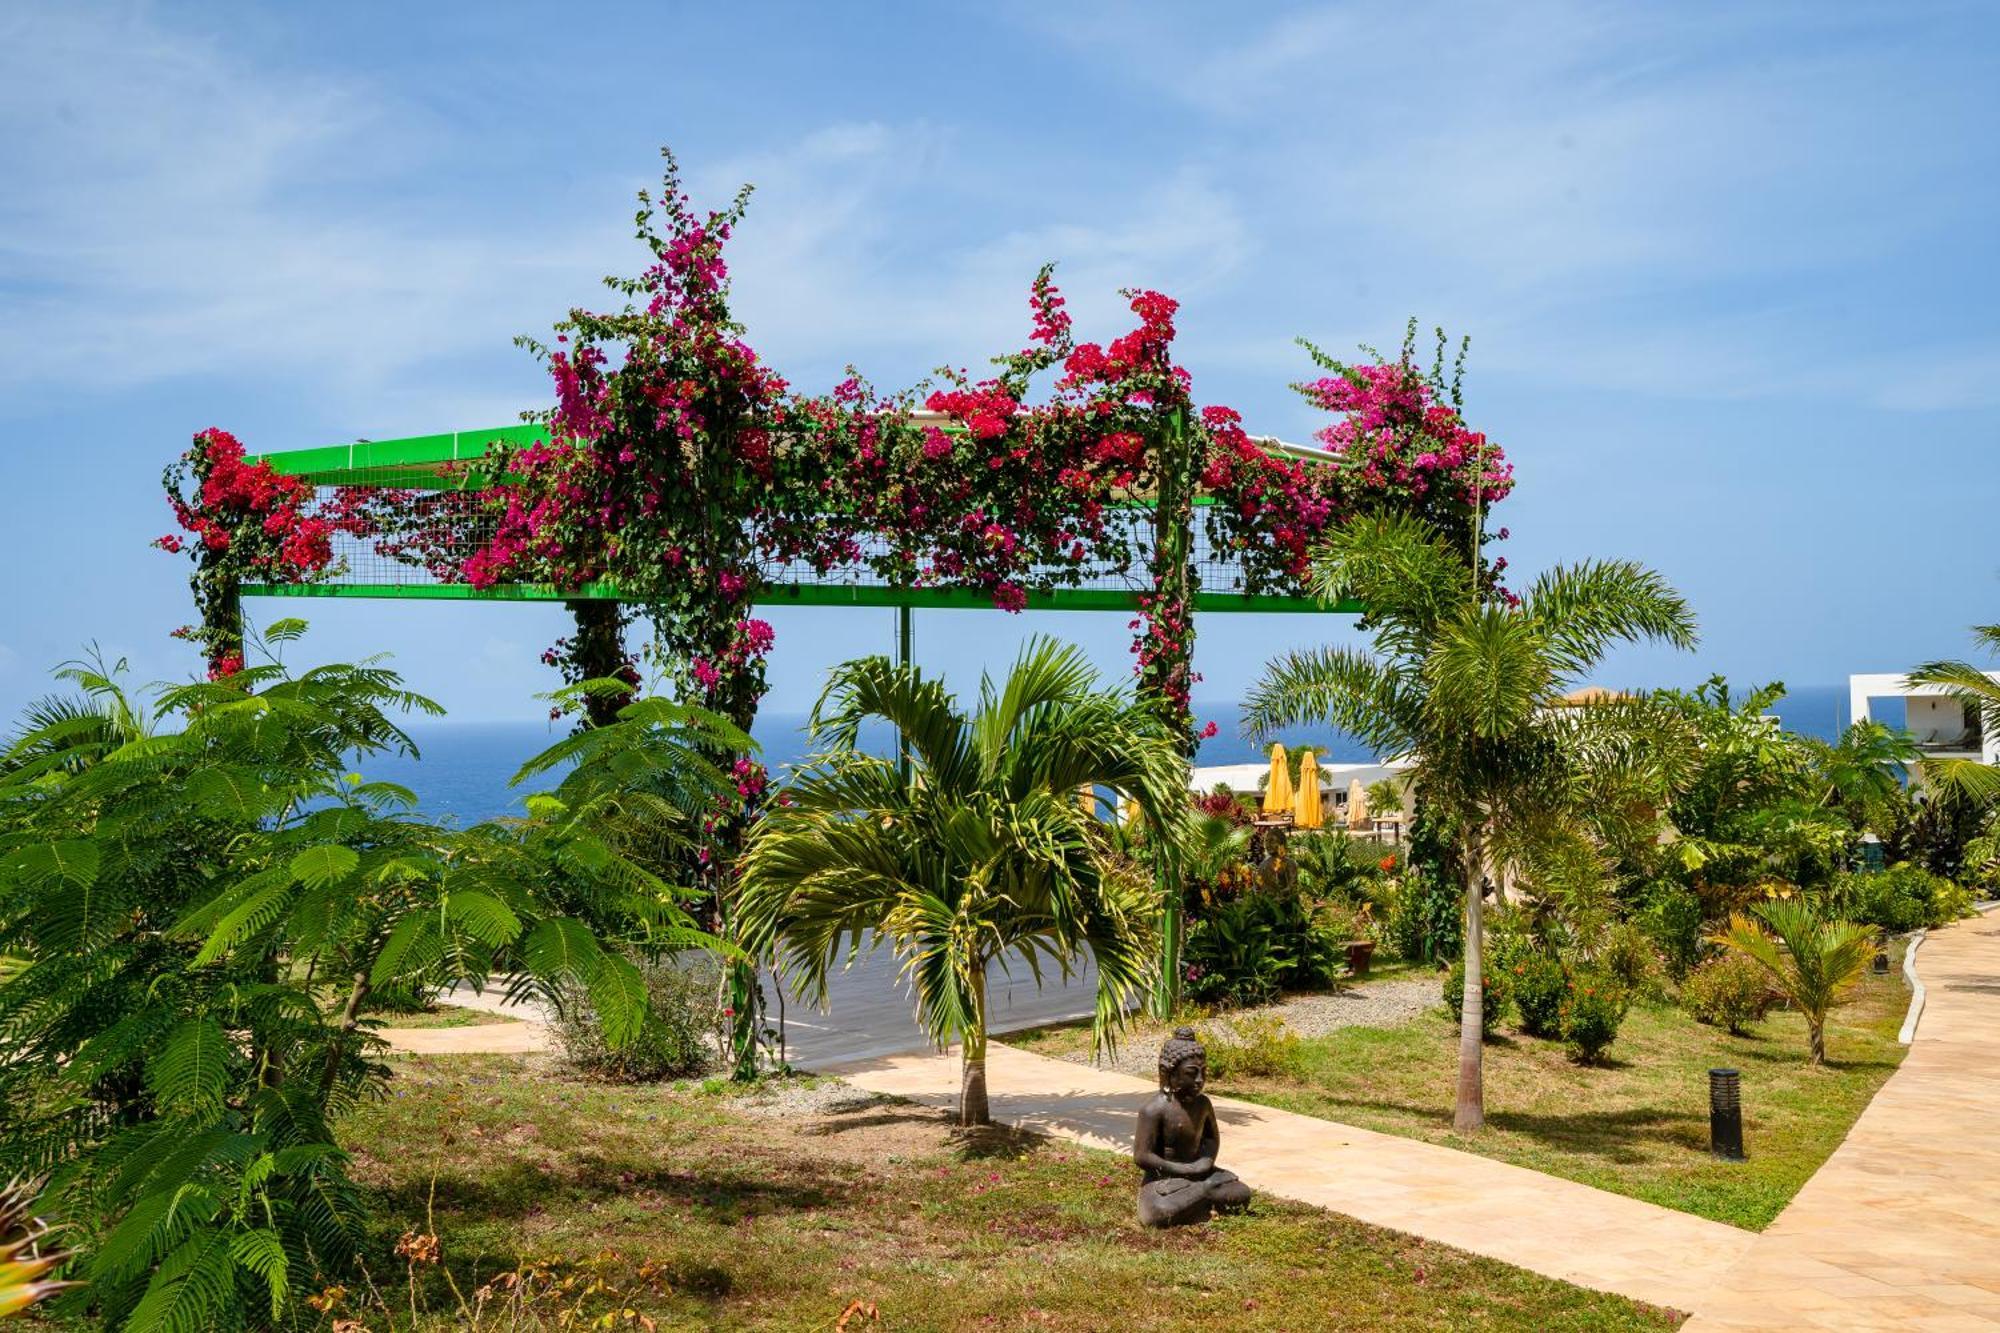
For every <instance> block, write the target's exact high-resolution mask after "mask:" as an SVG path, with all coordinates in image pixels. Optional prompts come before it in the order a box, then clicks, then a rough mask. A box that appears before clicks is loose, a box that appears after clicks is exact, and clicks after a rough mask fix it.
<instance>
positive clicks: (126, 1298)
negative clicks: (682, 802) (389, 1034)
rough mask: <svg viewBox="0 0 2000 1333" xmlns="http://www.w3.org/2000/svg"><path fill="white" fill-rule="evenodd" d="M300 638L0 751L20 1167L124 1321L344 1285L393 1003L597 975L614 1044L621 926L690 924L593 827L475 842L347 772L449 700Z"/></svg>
mask: <svg viewBox="0 0 2000 1333" xmlns="http://www.w3.org/2000/svg"><path fill="white" fill-rule="evenodd" d="M302 630H303V626H302V625H300V624H298V623H297V622H281V623H280V624H279V625H276V626H273V627H272V630H271V631H270V634H269V635H268V637H267V640H266V642H265V645H264V651H265V652H266V653H267V654H268V655H269V656H270V657H271V661H270V662H269V663H268V664H263V665H257V666H252V667H250V668H249V669H247V670H244V671H242V672H240V673H237V674H235V675H231V676H228V677H225V678H223V679H220V680H216V681H211V682H204V683H200V684H193V685H184V686H177V687H171V688H166V689H163V690H162V691H160V692H159V694H158V695H157V698H156V701H155V703H154V705H153V707H152V708H151V709H150V710H145V709H141V708H139V707H138V706H137V705H135V704H134V703H133V702H132V701H131V700H130V699H128V698H126V697H125V695H124V691H123V689H122V687H121V686H120V685H119V683H118V682H117V681H116V680H115V679H112V678H110V677H97V678H93V679H89V680H81V681H79V683H81V684H83V685H84V686H85V689H86V692H87V694H86V699H85V701H84V705H85V706H84V707H83V708H82V709H81V710H79V711H78V713H77V715H75V716H70V717H66V718H61V719H53V720H51V721H50V722H49V724H48V725H44V726H41V727H37V728H34V729H32V730H31V731H30V732H29V733H28V734H27V735H25V736H22V737H21V738H20V739H19V740H18V741H17V742H16V744H15V745H14V746H13V747H11V750H10V754H9V757H8V761H7V762H6V763H5V764H4V765H0V953H11V954H15V955H19V956H21V957H24V958H25V959H26V960H27V965H26V966H25V967H23V968H22V969H21V970H20V971H19V972H17V973H15V974H14V975H13V976H11V977H10V978H8V979H7V980H6V982H5V983H4V984H0V1046H4V1048H5V1049H6V1050H7V1052H8V1057H7V1059H6V1060H4V1061H0V1175H5V1174H14V1173H18V1174H21V1175H40V1174H42V1173H44V1172H53V1175H52V1178H51V1182H50V1190H51V1195H52V1198H53V1199H54V1201H55V1204H56V1206H57V1208H58V1210H59V1211H60V1212H61V1213H62V1214H63V1215H65V1216H66V1217H68V1218H70V1219H72V1220H73V1221H74V1222H76V1223H77V1224H79V1226H80V1227H82V1228H83V1229H84V1232H83V1234H84V1235H85V1237H86V1238H87V1240H88V1245H87V1247H86V1248H87V1249H88V1251H89V1256H88V1268H87V1273H88V1276H89V1278H90V1285H89V1287H88V1288H87V1289H86V1290H85V1291H84V1292H83V1293H81V1294H80V1296H79V1297H78V1299H83V1300H88V1301H90V1302H92V1303H93V1304H94V1305H95V1306H96V1308H97V1309H98V1310H99V1312H100V1313H101V1314H102V1315H103V1316H104V1317H105V1318H106V1320H107V1322H109V1323H110V1324H112V1325H113V1326H115V1327H124V1328H130V1329H137V1330H151V1329H155V1328H164V1329H182V1328H210V1327H237V1326H242V1325H245V1324H250V1323H257V1322H264V1321H269V1322H274V1323H275V1322H283V1321H286V1320H289V1319H290V1318H291V1317H292V1314H293V1312H294V1311H295V1310H296V1309H297V1308H298V1302H299V1301H300V1300H301V1299H302V1298H303V1296H304V1295H306V1294H309V1293H310V1292H311V1291H313V1290H316V1289H317V1287H319V1286H321V1285H324V1284H325V1283H326V1282H327V1281H329V1280H332V1279H334V1278H336V1277H338V1276H339V1275H340V1274H341V1272H342V1270H343V1268H344V1266H345V1265H346V1263H347V1262H348V1261H349V1259H350V1256H351V1255H352V1253H353V1251H354V1247H355V1245H356V1242H357V1239H358V1236H359V1233H360V1226H361V1220H362V1219H361V1205H360V1200H359V1197H358V1195H357V1194H356V1192H355V1191H354V1189H353V1188H352V1187H351V1186H350V1185H349V1183H348V1180H347V1176H346V1172H345V1155H344V1154H343V1153H342V1151H341V1149H340V1147H339V1145H338V1140H337V1137H336V1134H335V1127H336V1123H337V1121H338V1118H339V1116H340V1114H341V1113H342V1112H343V1111H344V1110H345V1109H346V1108H348V1107H350V1106H352V1105H353V1104H354V1103H355V1102H357V1101H358V1100H359V1099H361V1098H363V1097H366V1096H368V1095H370V1094H371V1093H373V1092H375V1091H377V1090H378V1089H379V1085H380V1083H381V1081H382V1080H383V1079H384V1078H385V1077H386V1070H385V1069H384V1067H383V1066H382V1065H381V1064H380V1062H379V1060H378V1059H376V1058H375V1057H376V1054H377V1052H378V1050H379V1047H380V1043H379V1041H378V1040H377V1039H375V1038H374V1037H373V1036H372V1035H371V1033H370V1031H369V1027H370V1025H371V1023H372V1022H373V1021H374V1020H371V1019H369V1018H368V1017H366V1015H367V1012H368V1010H369V1008H370V1007H371V1006H372V1005H376V1004H380V1003H382V1002H383V1001H385V1000H389V999H394V1000H401V1001H406V1002H408V1001H415V1002H421V1001H423V1000H425V999H427V998H429V996H431V995H433V994H435V993H436V991H437V990H438V989H440V988H441V987H442V986H444V985H446V984H448V983H449V982H452V981H455V980H460V979H471V980H473V981H474V982H475V983H476V982H480V981H483V980H484V979H485V978H487V977H489V976H491V975H495V974H499V973H506V974H514V973H526V974H529V975H531V976H533V977H535V978H537V979H538V984H541V985H545V986H549V987H555V986H558V985H581V986H584V987H586V988H588V991H589V993H590V996H591V1000H592V1003H593V1005H594V1006H595V1007H596V1008H597V1009H598V1010H599V1012H600V1013H601V1014H603V1015H605V1018H606V1026H607V1028H608V1029H610V1030H611V1032H612V1035H613V1037H614V1039H619V1038H621V1037H622V1036H623V1035H626V1034H630V1033H632V1032H635V1031H636V1030H637V1028H638V1025H639V1024H640V1023H641V1022H642V1021H643V1020H642V1015H643V1010H644V993H645V992H644V987H643V984H642V982H641V978H640V976H639V973H638V971H637V969H636V968H635V967H634V966H633V964H632V963H631V962H629V961H627V960H626V959H625V958H624V957H622V956H621V955H620V954H619V953H618V952H617V951H615V950H612V949H609V948H606V947H605V945H604V939H603V935H604V932H605V930H606V928H607V925H608V924H609V923H612V922H619V923H624V922H627V921H629V920H631V919H632V917H633V914H634V909H635V906H636V905H638V904H642V903H643V904H645V905H647V906H648V907H649V909H650V910H651V912H652V916H653V918H654V919H656V920H658V921H659V922H661V924H663V925H664V926H666V927H669V928H672V929H675V930H678V931H680V932H683V938H694V937H695V933H694V932H692V930H691V922H689V921H688V919H687V917H686V915H685V913H679V914H678V915H677V914H676V909H674V908H673V907H672V906H671V900H672V899H673V897H674V895H673V893H672V891H671V890H670V889H669V888H668V886H666V885H664V884H663V883H661V882H659V881H658V879H657V877H655V876H652V875H650V874H649V873H647V872H646V871H645V870H644V869H643V868H642V867H638V866H635V865H633V864H631V863H630V861H629V860H628V859H627V858H626V857H624V856H623V855H621V854H620V852H619V851H618V849H617V848H615V847H612V846H610V845H607V844H606V843H605V842H604V841H603V840H602V838H600V837H596V836H595V835H594V834H593V832H592V830H590V829H589V828H588V827H581V826H578V825H577V824H576V823H575V822H574V821H565V820H562V819H559V818H551V819H550V820H547V821H542V822H536V821H530V822H529V823H528V824H526V825H524V826H521V827H518V828H516V827H509V828H506V829H487V830H482V831H480V832H479V833H478V835H477V836H471V835H466V834H460V833H458V832H456V831H454V830H451V829H447V828H441V827H438V826H436V825H433V824H431V823H428V822H426V821H424V820H422V819H419V818H416V817H414V816H412V815H411V814H410V813H409V809H410V807H411V806H412V805H413V804H414V796H413V794H412V793H410V792H409V791H407V790H406V789H403V788H400V787H397V786H394V785H392V784H388V783H381V782H368V781H364V780H362V779H361V778H360V777H358V776H356V775H354V774H353V772H352V768H353V765H354V764H355V763H356V762H360V763H366V762H367V761H368V759H369V758H370V757H371V756H375V755H380V754H383V753H385V752H396V751H401V752H406V753H414V751H415V747H414V745H413V744H412V742H411V740H410V737H409V735H408V734H407V732H406V731H405V730H404V729H403V726H402V724H401V722H400V720H399V719H400V718H401V717H402V716H404V715H406V714H408V713H410V712H417V713H431V712H435V711H437V709H436V706H435V705H434V704H432V703H430V702H429V701H428V700H426V699H423V698H421V697H420V696H418V695H415V694H412V693H411V692H409V691H408V690H406V689H404V688H403V685H402V682H401V681H400V680H399V679H398V678H397V677H396V675H395V674H394V673H393V672H390V671H388V670H386V669H385V668H383V667H382V666H381V665H379V664H377V663H361V664H359V665H335V666H323V667H317V668H313V669H311V670H306V671H302V672H299V673H296V674H294V673H292V672H291V671H289V670H288V669H287V668H285V667H284V666H283V665H282V664H281V663H280V662H279V661H278V660H277V655H278V652H279V648H278V645H279V644H281V643H282V642H284V641H287V640H289V639H292V638H295V637H296V636H297V635H298V634H299V633H301V632H302ZM93 709H94V710H95V711H96V712H97V713H99V714H101V715H102V716H99V717H97V718H95V719H93V718H91V717H89V716H87V715H86V714H88V713H90V712H91V711H92V710H93ZM146 713H150V715H151V716H152V717H153V719H154V724H155V725H154V727H153V729H152V732H151V734H139V735H131V734H129V733H130V732H131V731H132V729H131V728H128V727H122V726H117V725H110V724H109V722H108V721H107V719H109V720H113V721H115V719H116V718H117V717H119V716H124V715H130V716H139V715H142V714H146ZM718 794H719V793H718ZM552 813H553V812H552ZM628 928H629V929H633V930H640V931H643V929H644V928H645V927H644V926H643V925H640V926H633V927H628ZM253 1301H254V1302H255V1304H254V1305H253V1304H251V1302H253Z"/></svg>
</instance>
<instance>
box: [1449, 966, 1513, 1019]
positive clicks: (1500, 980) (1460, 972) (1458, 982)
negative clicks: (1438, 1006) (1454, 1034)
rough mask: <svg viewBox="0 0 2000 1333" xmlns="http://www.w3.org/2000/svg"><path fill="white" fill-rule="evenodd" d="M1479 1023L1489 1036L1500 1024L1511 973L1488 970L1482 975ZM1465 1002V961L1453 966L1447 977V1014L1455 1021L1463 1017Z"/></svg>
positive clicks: (1505, 1007) (1504, 1010) (1505, 1008)
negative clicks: (1508, 978) (1508, 977)
mask: <svg viewBox="0 0 2000 1333" xmlns="http://www.w3.org/2000/svg"><path fill="white" fill-rule="evenodd" d="M1480 983H1481V993H1480V997H1479V1023H1480V1028H1481V1030H1482V1031H1484V1032H1485V1034H1486V1035H1487V1036H1489V1037H1490V1036H1492V1035H1493V1029H1494V1028H1496V1027H1498V1026H1499V1025H1500V1015H1501V1014H1503V1013H1505V1012H1506V1010H1507V997H1508V989H1507V974H1506V973H1505V972H1500V971H1496V970H1495V969H1493V968H1487V969H1485V970H1484V971H1483V973H1482V974H1481V976H1480ZM1464 1003H1465V960H1464V959H1462V958H1461V959H1460V960H1458V961H1457V962H1455V963H1453V964H1452V965H1451V971H1449V972H1447V973H1446V974H1445V978H1444V1011H1445V1013H1447V1014H1449V1015H1450V1016H1451V1017H1452V1018H1454V1019H1456V1018H1457V1017H1458V1016H1459V1008H1460V1006H1461V1005H1463V1004H1464Z"/></svg>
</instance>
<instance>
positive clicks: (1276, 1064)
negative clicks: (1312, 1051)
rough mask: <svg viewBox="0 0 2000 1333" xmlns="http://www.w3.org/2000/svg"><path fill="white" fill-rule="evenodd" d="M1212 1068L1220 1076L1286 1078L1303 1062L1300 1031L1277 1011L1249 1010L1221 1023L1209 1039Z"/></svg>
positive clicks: (1220, 1077)
mask: <svg viewBox="0 0 2000 1333" xmlns="http://www.w3.org/2000/svg"><path fill="white" fill-rule="evenodd" d="M1207 1047H1208V1070H1209V1073H1210V1074H1211V1075H1213V1076H1214V1077H1215V1078H1217V1079H1221V1080H1230V1079H1239V1078H1285V1077H1290V1076H1293V1075H1296V1074H1297V1073H1298V1072H1299V1067H1300V1065H1301V1063H1302V1062H1303V1053H1304V1048H1303V1046H1302V1044H1301V1043H1300V1041H1299V1034H1298V1033H1296V1032H1294V1031H1292V1030H1291V1029H1290V1028H1288V1027H1286V1026H1285V1020H1284V1019H1282V1018H1279V1017H1278V1016H1277V1015H1276V1014H1270V1013H1264V1014H1246V1015H1244V1016H1243V1017H1241V1018H1238V1019H1235V1020H1233V1021H1230V1022H1227V1023H1221V1024H1218V1025H1217V1026H1216V1027H1215V1028H1214V1029H1213V1031H1212V1032H1211V1034H1210V1038H1209V1040H1208V1042H1207Z"/></svg>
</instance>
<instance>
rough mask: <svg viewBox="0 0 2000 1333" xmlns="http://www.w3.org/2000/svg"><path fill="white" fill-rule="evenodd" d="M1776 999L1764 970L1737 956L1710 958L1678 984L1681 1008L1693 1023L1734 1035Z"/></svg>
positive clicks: (1744, 1028)
mask: <svg viewBox="0 0 2000 1333" xmlns="http://www.w3.org/2000/svg"><path fill="white" fill-rule="evenodd" d="M1776 998H1777V997H1776V996H1775V995H1773V994H1772V991H1771V980H1770V978H1769V977H1768V976H1767V975H1766V974H1765V972H1764V969H1763V968H1762V967H1761V966H1760V965H1759V964H1757V963H1756V962H1755V961H1754V960H1752V959H1750V958H1747V957H1745V956H1744V955H1742V954H1740V953H1724V954H1721V955H1719V956H1717V957H1715V958H1711V959H1709V960H1708V961H1707V962H1705V963H1703V964H1702V965H1701V966H1700V967H1697V968H1695V969H1694V971H1692V972H1690V973H1688V974H1687V977H1686V978H1685V979H1684V980H1683V981H1682V982H1681V991H1680V999H1681V1007H1682V1008H1683V1009H1685V1010H1687V1012H1688V1014H1689V1015H1690V1016H1691V1017H1692V1018H1693V1019H1694V1020H1695V1021H1696V1022H1697V1023H1706V1024H1708V1025H1709V1026H1711V1027H1719V1028H1727V1029H1728V1030H1729V1031H1730V1032H1731V1033H1733V1034H1735V1035H1737V1036H1742V1035H1743V1033H1744V1032H1745V1031H1747V1030H1748V1029H1749V1026H1750V1024H1752V1023H1755V1022H1758V1021H1760V1020H1761V1019H1762V1018H1763V1017H1764V1015H1765V1014H1766V1013H1768V1012H1770V1008H1771V1004H1772V1002H1773V1001H1774V1000H1775V999H1776Z"/></svg>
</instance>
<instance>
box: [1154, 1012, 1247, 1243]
mask: <svg viewBox="0 0 2000 1333" xmlns="http://www.w3.org/2000/svg"><path fill="white" fill-rule="evenodd" d="M1207 1082H1208V1055H1207V1053H1206V1052H1205V1051H1203V1050H1202V1048H1201V1043H1200V1042H1199V1041H1197V1040H1195V1035H1194V1029H1193V1028H1176V1029H1175V1030H1174V1035H1173V1036H1171V1037H1169V1038H1168V1039H1167V1041H1166V1044H1165V1045H1163V1046H1161V1047H1160V1090H1159V1091H1158V1092H1156V1093H1154V1094H1153V1095H1152V1096H1151V1097H1150V1098H1148V1099H1147V1101H1146V1104H1145V1105H1144V1106H1142V1107H1140V1108H1139V1133H1138V1137H1137V1138H1136V1139H1135V1140H1134V1142H1133V1144H1132V1160H1133V1161H1134V1162H1137V1163H1138V1164H1139V1170H1140V1171H1141V1172H1142V1173H1143V1174H1144V1179H1143V1180H1142V1181H1141V1182H1140V1185H1139V1221H1140V1222H1141V1223H1143V1224H1144V1225H1146V1226H1149V1227H1173V1226H1182V1225H1184V1224H1186V1223H1189V1222H1201V1221H1205V1220H1206V1219H1207V1218H1208V1217H1209V1215H1210V1214H1211V1213H1217V1212H1222V1213H1234V1212H1241V1211H1242V1210H1243V1209H1244V1208H1245V1207H1247V1206H1248V1205H1249V1203H1250V1187H1249V1186H1247V1185H1245V1184H1244V1183H1243V1182H1242V1181H1240V1180H1238V1179H1237V1178H1236V1177H1235V1176H1234V1175H1233V1174H1232V1173H1230V1172H1228V1171H1224V1170H1221V1169H1219V1168H1218V1167H1217V1166H1216V1165H1215V1154H1216V1150H1217V1148H1219V1147H1220V1146H1221V1142H1222V1134H1221V1131H1220V1130H1219V1129H1218V1128H1217V1127H1216V1123H1215V1107H1214V1105H1213V1104H1212V1103H1210V1101H1209V1100H1208V1098H1207V1096H1206V1095H1204V1094H1203V1092H1202V1087H1203V1086H1204V1085H1205V1084H1206V1083H1207Z"/></svg>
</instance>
